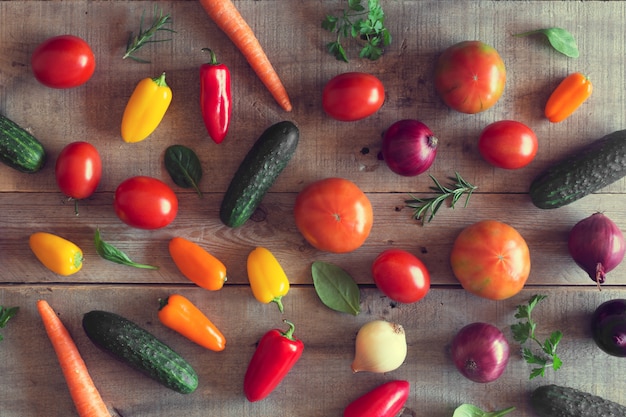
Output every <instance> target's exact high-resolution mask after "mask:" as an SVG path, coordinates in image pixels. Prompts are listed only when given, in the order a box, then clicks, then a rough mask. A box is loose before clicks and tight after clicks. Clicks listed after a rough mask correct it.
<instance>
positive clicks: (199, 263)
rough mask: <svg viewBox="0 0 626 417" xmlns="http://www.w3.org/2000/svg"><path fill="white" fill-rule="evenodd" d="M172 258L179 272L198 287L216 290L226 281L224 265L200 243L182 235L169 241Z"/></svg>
mask: <svg viewBox="0 0 626 417" xmlns="http://www.w3.org/2000/svg"><path fill="white" fill-rule="evenodd" d="M169 252H170V256H171V257H172V260H173V261H174V263H175V264H176V266H177V267H178V269H179V270H180V272H181V273H182V274H183V275H184V276H185V277H187V278H188V279H189V280H190V281H192V282H194V283H195V284H196V285H198V286H199V287H202V288H204V289H207V290H209V291H217V290H219V289H221V288H222V287H223V286H224V282H226V279H227V277H226V266H224V264H223V263H222V262H221V261H220V260H219V259H217V258H216V257H215V256H213V255H211V254H210V253H209V252H207V251H206V250H205V249H204V248H202V247H201V246H200V245H198V244H196V243H194V242H192V241H190V240H187V239H185V238H182V237H174V238H172V239H171V240H170V243H169Z"/></svg>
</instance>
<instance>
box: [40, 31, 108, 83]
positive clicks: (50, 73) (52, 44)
mask: <svg viewBox="0 0 626 417" xmlns="http://www.w3.org/2000/svg"><path fill="white" fill-rule="evenodd" d="M31 68H32V70H33V74H34V75H35V78H36V79H37V81H39V82H40V83H41V84H43V85H45V86H47V87H51V88H73V87H78V86H79V85H82V84H84V83H86V82H87V81H88V80H89V79H90V78H91V76H92V75H93V73H94V71H95V69H96V58H95V55H94V53H93V51H92V49H91V47H90V46H89V44H88V43H87V42H86V41H85V40H83V39H82V38H79V37H78V36H74V35H60V36H55V37H52V38H49V39H47V40H45V41H44V42H42V43H41V44H40V45H39V46H37V48H35V50H34V51H33V54H32V56H31Z"/></svg>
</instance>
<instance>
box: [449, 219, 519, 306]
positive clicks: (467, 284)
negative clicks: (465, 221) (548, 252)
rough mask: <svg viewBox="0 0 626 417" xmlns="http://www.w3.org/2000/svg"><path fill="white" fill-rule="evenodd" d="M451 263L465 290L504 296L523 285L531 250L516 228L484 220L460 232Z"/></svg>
mask: <svg viewBox="0 0 626 417" xmlns="http://www.w3.org/2000/svg"><path fill="white" fill-rule="evenodd" d="M450 263H451V265H452V270H453V272H454V275H455V276H456V278H457V279H458V280H459V282H460V283H461V285H462V286H463V288H465V289H466V290H467V291H469V292H471V293H472V294H475V295H477V296H479V297H483V298H487V299H490V300H504V299H505V298H509V297H512V296H514V295H515V294H517V293H519V292H520V291H521V290H522V288H523V287H524V284H525V283H526V280H527V279H528V274H529V273H530V252H529V250H528V245H527V244H526V241H525V240H524V238H523V237H522V235H520V234H519V232H518V231H517V230H516V229H515V228H513V227H512V226H509V225H508V224H506V223H501V222H498V221H495V220H483V221H480V222H478V223H474V224H472V225H470V226H468V227H466V228H465V229H464V230H463V231H462V232H461V233H460V234H459V236H458V237H457V238H456V240H455V242H454V246H453V247H452V253H451V255H450Z"/></svg>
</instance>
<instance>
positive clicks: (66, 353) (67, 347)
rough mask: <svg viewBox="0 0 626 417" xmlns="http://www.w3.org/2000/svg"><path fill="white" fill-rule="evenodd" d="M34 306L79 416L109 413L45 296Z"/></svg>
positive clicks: (85, 366)
mask: <svg viewBox="0 0 626 417" xmlns="http://www.w3.org/2000/svg"><path fill="white" fill-rule="evenodd" d="M37 310H38V311H39V315H40V316H41V320H42V321H43V325H44V327H45V328H46V333H48V338H49V339H50V342H51V343H52V347H54V351H55V352H56V354H57V358H58V359H59V364H60V365H61V370H62V371H63V375H64V376H65V382H66V383H67V387H68V388H69V390H70V395H71V396H72V400H73V401H74V405H75V406H76V411H78V415H79V416H80V417H111V414H110V413H109V411H108V410H107V407H106V405H105V404H104V401H102V397H100V393H99V392H98V389H97V388H96V386H95V385H94V383H93V380H92V379H91V376H90V375H89V371H88V370H87V365H85V361H83V358H82V357H81V355H80V352H79V351H78V348H77V347H76V344H75V343H74V340H72V336H71V335H70V333H69V332H68V331H67V329H66V328H65V326H64V325H63V323H62V322H61V320H60V319H59V317H57V315H56V313H55V312H54V310H53V309H52V307H50V304H48V302H47V301H45V300H39V301H37Z"/></svg>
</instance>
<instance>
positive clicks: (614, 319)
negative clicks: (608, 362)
mask: <svg viewBox="0 0 626 417" xmlns="http://www.w3.org/2000/svg"><path fill="white" fill-rule="evenodd" d="M591 333H592V335H593V340H594V341H595V342H596V344H597V345H598V347H599V348H600V349H602V350H603V351H605V352H606V353H608V354H609V355H613V356H620V357H626V300H624V299H621V298H619V299H615V300H610V301H605V302H604V303H602V304H600V306H598V308H596V311H594V312H593V316H592V317H591Z"/></svg>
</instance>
